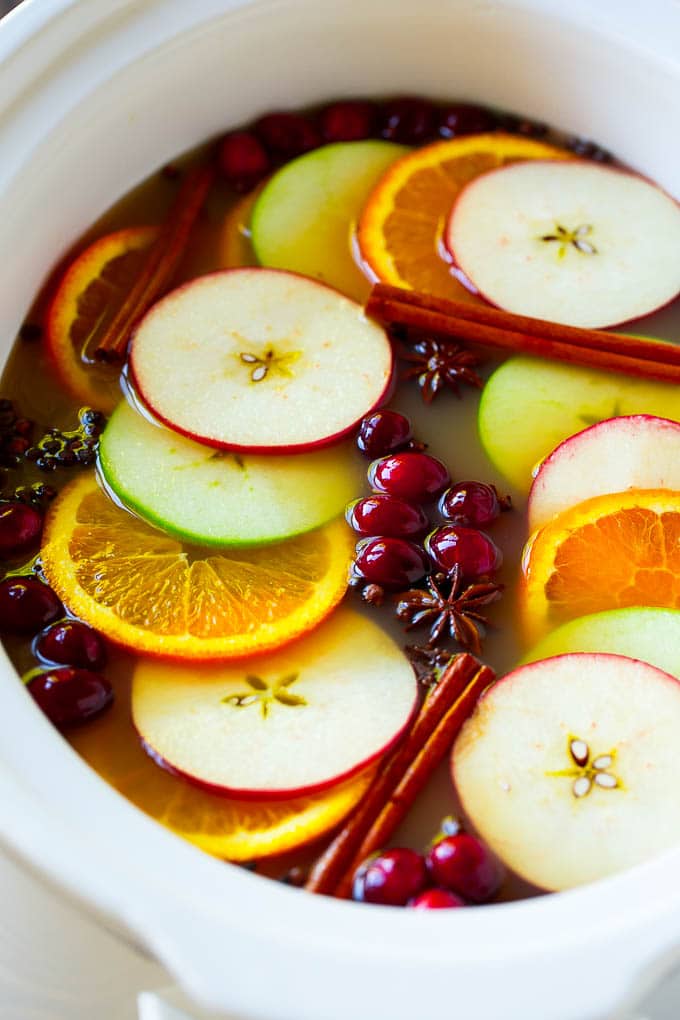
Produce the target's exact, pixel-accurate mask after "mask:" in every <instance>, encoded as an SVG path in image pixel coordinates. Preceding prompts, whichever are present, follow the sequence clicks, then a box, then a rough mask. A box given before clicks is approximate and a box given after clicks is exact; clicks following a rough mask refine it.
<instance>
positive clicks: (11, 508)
mask: <svg viewBox="0 0 680 1020" xmlns="http://www.w3.org/2000/svg"><path fill="white" fill-rule="evenodd" d="M42 523H43V522H42V515H41V514H40V513H38V511H37V510H36V509H35V508H34V507H32V506H26V505H25V504H24V503H15V502H12V503H0V559H14V558H16V557H17V556H23V555H24V554H25V553H28V552H31V550H32V549H34V548H35V547H36V546H37V545H38V543H39V541H40V534H41V532H42Z"/></svg>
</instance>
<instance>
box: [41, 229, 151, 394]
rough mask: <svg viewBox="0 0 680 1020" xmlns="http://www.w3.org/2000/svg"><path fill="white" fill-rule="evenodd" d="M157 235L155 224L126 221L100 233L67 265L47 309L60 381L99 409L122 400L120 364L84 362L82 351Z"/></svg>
mask: <svg viewBox="0 0 680 1020" xmlns="http://www.w3.org/2000/svg"><path fill="white" fill-rule="evenodd" d="M157 235H158V228H157V227H127V228H126V229H124V230H116V231H115V232H114V233H112V234H107V235H106V236H105V237H101V238H99V240H97V241H95V242H94V243H93V244H91V245H90V246H89V247H88V248H86V249H85V251H84V252H82V253H81V254H80V255H79V256H78V257H77V258H76V259H75V261H74V262H72V263H71V265H70V266H69V267H68V269H67V270H66V273H65V274H64V276H63V278H62V280H61V283H60V284H59V286H58V288H57V290H56V293H55V295H54V297H53V299H52V303H51V305H50V307H49V310H48V313H47V322H46V331H45V335H46V343H47V350H48V353H49V356H50V359H51V361H52V363H53V365H54V369H55V371H56V373H57V375H58V377H59V379H60V381H61V382H62V383H63V385H64V386H65V387H66V389H67V390H68V391H69V392H70V393H71V394H72V396H73V397H75V399H76V400H80V401H83V402H84V403H85V404H89V405H91V406H92V407H96V408H97V409H98V410H100V411H105V412H107V413H108V412H109V411H112V410H113V408H114V407H115V406H116V404H117V403H118V401H119V400H120V386H119V385H118V378H119V375H120V366H111V365H103V364H98V363H96V362H94V361H90V362H89V363H88V361H86V360H84V358H83V353H85V355H86V356H87V351H88V350H89V351H92V350H94V347H95V346H96V343H97V338H98V337H99V336H101V334H102V333H103V331H104V330H105V329H106V328H107V326H108V325H109V323H110V322H111V320H112V318H113V316H114V315H115V314H116V312H117V311H118V309H119V308H120V306H121V304H122V303H123V301H124V300H125V297H126V296H127V294H128V293H129V291H130V289H131V287H132V285H133V283H134V281H135V280H136V278H137V276H138V274H139V271H140V268H141V266H142V264H143V262H144V258H145V256H146V252H147V250H148V248H149V247H150V246H151V245H152V244H153V242H154V241H155V240H156V237H157Z"/></svg>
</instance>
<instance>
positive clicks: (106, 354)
mask: <svg viewBox="0 0 680 1020" xmlns="http://www.w3.org/2000/svg"><path fill="white" fill-rule="evenodd" d="M215 175H216V168H215V166H214V165H213V164H212V163H208V164H205V165H202V166H199V167H196V168H194V169H193V170H191V171H190V172H189V173H188V174H187V176H186V179H185V181H184V183H183V184H182V186H181V188H180V190H179V193H178V195H177V198H176V199H175V202H174V204H173V206H172V208H171V209H170V212H169V213H168V215H167V217H166V220H165V222H164V223H163V225H162V226H161V229H160V232H159V235H158V238H157V240H156V241H155V242H154V244H153V245H152V246H151V248H150V249H149V252H148V254H147V257H146V259H145V260H144V263H143V265H142V268H141V271H140V273H139V276H138V277H137V280H136V281H135V284H134V286H133V287H132V289H131V290H130V292H129V294H128V295H127V297H126V298H125V300H124V301H123V303H122V305H121V306H120V308H119V309H118V311H117V312H116V314H115V315H114V317H113V319H112V320H111V322H110V324H109V326H108V329H107V330H106V332H105V333H104V334H103V336H102V337H101V339H100V340H99V343H98V345H97V347H96V349H95V351H94V352H93V354H94V357H95V358H96V359H98V360H99V361H118V360H122V359H123V358H124V357H125V353H126V349H127V345H128V341H129V339H130V335H131V333H132V330H133V328H134V327H135V325H136V324H137V322H138V321H139V319H141V317H142V316H143V315H144V313H145V312H146V311H147V310H148V309H149V308H150V307H151V305H152V304H153V302H154V301H155V300H156V299H157V298H159V297H160V296H161V295H162V294H163V293H164V292H165V291H166V290H167V289H168V287H169V286H170V284H171V283H172V278H173V276H174V274H175V271H176V269H177V267H178V265H179V263H180V261H181V259H182V256H183V255H184V253H185V251H186V248H187V244H188V242H189V238H190V236H191V231H192V229H193V226H194V223H195V222H196V219H197V217H198V214H199V213H200V211H201V209H202V208H203V205H204V203H205V200H206V198H207V197H208V192H209V191H210V188H211V187H212V184H213V182H214V180H215Z"/></svg>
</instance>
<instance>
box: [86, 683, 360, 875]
mask: <svg viewBox="0 0 680 1020" xmlns="http://www.w3.org/2000/svg"><path fill="white" fill-rule="evenodd" d="M109 673H110V674H112V675H111V679H112V682H113V685H114V689H115V695H116V699H115V701H114V703H113V706H112V708H111V709H109V711H108V712H106V713H105V714H104V715H102V716H100V717H99V719H96V720H94V721H93V722H92V723H90V725H89V726H85V727H83V728H82V729H78V730H73V731H72V732H71V733H70V734H69V740H70V742H71V744H72V745H73V747H74V748H75V749H76V751H78V753H79V754H81V755H82V756H83V758H85V760H86V761H87V762H88V764H89V765H91V766H92V768H94V769H96V771H97V772H98V773H99V774H100V775H101V776H102V777H103V778H104V779H106V780H107V781H108V782H109V783H111V785H112V786H114V787H115V789H117V790H118V791H119V792H120V793H122V794H123V795H124V796H126V797H127V798H128V799H129V800H131V801H132V803H133V804H134V805H135V806H136V807H138V808H140V809H141V810H142V811H144V812H145V813H146V814H148V815H150V816H151V817H152V818H155V819H156V821H158V822H160V823H161V824H162V825H164V826H165V827H166V828H168V829H170V830H171V831H172V832H174V833H175V834H176V835H178V836H183V837H184V838H185V839H187V840H189V842H191V843H193V844H194V845H195V846H198V847H200V848H201V850H205V851H206V852H207V853H209V854H213V855H214V856H216V857H221V858H226V859H228V860H231V861H249V860H253V859H254V858H256V857H263V856H270V855H273V854H281V853H284V852H286V851H288V850H293V849H295V848H297V847H300V846H302V845H304V844H306V843H308V842H311V841H312V840H314V839H316V838H318V837H319V836H321V835H323V834H324V833H325V832H327V831H328V830H329V829H332V828H334V827H335V826H336V825H338V824H339V822H341V821H342V819H343V818H344V817H345V815H346V814H348V812H349V811H351V810H352V808H353V807H354V805H355V804H356V803H357V802H358V801H359V799H360V798H361V797H362V796H363V794H364V793H365V791H366V789H367V787H368V785H369V783H370V781H371V779H372V777H373V775H374V773H375V767H371V768H369V769H367V770H366V771H364V772H362V773H361V774H360V775H358V776H354V777H353V778H352V779H349V780H347V781H346V782H344V783H339V784H337V785H336V786H333V787H332V788H330V789H328V790H324V791H323V793H318V794H315V795H313V796H309V797H298V798H296V799H294V800H283V801H281V800H280V801H272V802H269V801H257V802H255V801H245V800H233V799H231V798H226V797H221V796H218V795H217V794H214V793H208V792H206V791H204V790H199V789H198V788H197V787H194V786H191V785H190V784H189V783H188V782H186V781H185V780H183V779H179V778H178V777H176V776H173V775H170V773H169V772H164V771H163V769H161V768H159V766H158V765H156V764H155V763H154V762H153V761H152V760H151V758H149V757H148V755H147V754H145V752H144V751H143V750H142V747H141V744H140V741H139V738H138V737H137V734H136V733H135V731H134V729H133V727H132V723H131V717H130V679H129V676H126V675H125V674H124V672H123V671H121V669H120V665H119V664H117V663H113V664H112V666H111V669H110V670H109Z"/></svg>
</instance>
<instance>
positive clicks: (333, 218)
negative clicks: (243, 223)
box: [250, 141, 410, 301]
mask: <svg viewBox="0 0 680 1020" xmlns="http://www.w3.org/2000/svg"><path fill="white" fill-rule="evenodd" d="M409 151H410V150H409V149H408V148H406V147H405V146H403V145H395V144H394V143H393V142H383V141H366V142H336V143H334V144H331V145H324V146H322V147H321V148H320V149H315V150H314V151H313V152H308V153H305V155H303V156H299V157H298V158H297V159H294V160H292V161H291V162H290V163H287V164H286V165H285V166H284V167H282V168H281V170H279V171H278V172H277V173H275V174H274V176H273V177H272V178H271V180H270V181H269V182H268V184H267V185H266V186H265V187H264V189H263V191H262V194H261V195H260V197H259V198H258V200H257V202H256V203H255V208H254V209H253V214H252V218H251V223H250V228H251V234H252V244H253V248H254V250H255V254H256V256H257V259H258V261H259V262H260V264H261V265H263V266H271V267H272V268H274V269H289V270H291V271H293V272H296V273H302V274H303V275H304V276H311V277H313V278H314V279H317V280H320V281H321V282H322V283H327V284H329V285H330V286H331V287H336V288H337V289H338V290H340V291H342V293H343V294H347V295H348V296H349V297H352V298H355V299H356V300H358V301H363V300H364V299H365V298H366V296H367V294H368V291H369V289H370V283H369V281H368V280H367V279H366V277H364V276H363V274H362V273H361V270H360V269H359V266H358V264H357V262H356V259H355V257H354V252H353V249H352V245H353V233H354V227H355V225H356V222H357V220H358V218H359V214H360V213H361V210H362V208H363V206H364V204H365V202H366V200H367V198H368V196H369V195H370V193H371V191H372V190H373V188H374V187H375V185H376V184H377V183H378V181H379V180H380V178H381V177H382V176H383V174H384V173H385V171H386V170H387V169H388V168H389V167H390V166H391V165H392V163H394V162H395V161H396V160H397V159H399V158H400V157H401V156H404V155H405V154H406V153H407V152H409Z"/></svg>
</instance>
